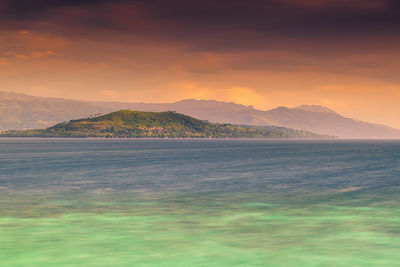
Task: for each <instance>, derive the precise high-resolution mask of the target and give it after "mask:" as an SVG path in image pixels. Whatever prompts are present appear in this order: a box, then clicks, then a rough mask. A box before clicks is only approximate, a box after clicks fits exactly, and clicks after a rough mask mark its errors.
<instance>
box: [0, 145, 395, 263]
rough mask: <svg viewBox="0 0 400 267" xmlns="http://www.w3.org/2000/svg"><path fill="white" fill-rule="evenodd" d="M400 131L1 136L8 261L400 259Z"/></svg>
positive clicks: (2, 221) (0, 245)
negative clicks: (304, 135)
mask: <svg viewBox="0 0 400 267" xmlns="http://www.w3.org/2000/svg"><path fill="white" fill-rule="evenodd" d="M399 189H400V142H399V141H340V140H329V141H311V140H307V141H299V140H282V141H280V140H124V139H113V140H103V139H0V262H1V264H2V265H4V266H26V265H29V266H44V265H48V266H55V265H57V266H60V265H61V266H62V265H68V266H71V265H77V264H79V265H82V266H110V265H113V266H206V265H207V266H398V263H399V262H400V255H399V253H398V251H400V209H399V208H400V193H399Z"/></svg>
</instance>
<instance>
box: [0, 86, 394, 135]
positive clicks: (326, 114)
mask: <svg viewBox="0 0 400 267" xmlns="http://www.w3.org/2000/svg"><path fill="white" fill-rule="evenodd" d="M121 109H129V110H141V111H155V112H160V111H176V112H179V113H182V114H186V115H189V116H192V117H195V118H198V119H201V120H208V121H210V122H218V123H231V124H241V125H258V126H267V125H270V126H283V127H287V128H294V129H299V130H304V131H310V132H314V133H320V134H326V135H333V136H339V137H341V138H400V130H398V129H394V128H391V127H387V126H384V125H380V124H373V123H367V122H362V121H358V120H354V119H350V118H346V117H343V116H341V115H339V114H337V113H336V112H335V111H333V110H331V109H329V108H326V107H322V106H315V105H301V106H298V107H295V108H287V107H278V108H275V109H272V110H268V111H262V110H257V109H254V108H253V107H251V106H245V105H239V104H235V103H226V102H220V101H215V100H194V99H188V100H182V101H178V102H176V103H164V104H151V103H119V102H84V101H75V100H68V99H58V98H44V97H33V96H28V95H23V94H15V93H0V130H9V129H28V128H46V127H48V126H51V125H54V124H56V123H58V122H61V121H67V120H71V119H78V118H82V117H88V116H90V115H94V114H98V113H102V114H105V113H109V112H112V111H116V110H121Z"/></svg>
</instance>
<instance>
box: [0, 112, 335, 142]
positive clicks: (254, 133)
mask: <svg viewBox="0 0 400 267" xmlns="http://www.w3.org/2000/svg"><path fill="white" fill-rule="evenodd" d="M0 136H1V137H98V138H333V137H332V136H327V135H320V134H316V133H311V132H307V131H300V130H295V129H289V128H285V127H277V126H249V125H233V124H227V123H210V122H208V121H203V120H199V119H196V118H193V117H190V116H186V115H183V114H180V113H176V112H174V111H165V112H144V111H131V110H120V111H116V112H112V113H109V114H106V115H102V116H97V117H89V118H84V119H78V120H70V121H67V122H62V123H58V124H56V125H54V126H52V127H49V128H46V129H33V130H9V131H3V132H1V133H0Z"/></svg>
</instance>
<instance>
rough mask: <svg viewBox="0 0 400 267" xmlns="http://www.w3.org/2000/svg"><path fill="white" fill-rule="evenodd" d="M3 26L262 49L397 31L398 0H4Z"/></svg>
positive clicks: (399, 19)
mask: <svg viewBox="0 0 400 267" xmlns="http://www.w3.org/2000/svg"><path fill="white" fill-rule="evenodd" d="M0 10H2V14H0V17H1V18H2V19H0V22H1V24H2V26H0V27H1V28H2V29H3V30H7V29H21V28H27V29H32V30H37V31H51V33H57V34H65V35H72V34H74V35H76V34H80V35H81V36H86V37H87V38H94V36H98V37H100V38H101V36H104V35H105V34H104V32H103V31H107V34H106V35H107V38H109V36H110V35H112V34H113V33H115V34H119V35H120V34H123V35H125V36H129V35H135V36H136V37H138V36H139V37H143V38H152V39H158V40H165V41H172V42H174V41H175V42H179V43H183V44H186V45H187V46H188V47H191V48H192V49H195V50H197V49H198V50H237V49H262V48H263V47H265V46H270V44H271V42H273V41H271V38H272V39H273V38H288V39H297V40H308V41H309V42H319V41H320V42H323V43H329V42H335V43H338V42H339V43H340V42H341V40H343V39H346V40H351V39H356V38H366V37H368V38H370V37H371V36H372V37H374V36H388V37H393V36H398V35H399V34H400V3H399V2H398V1H395V0H380V1H378V0H363V1H361V0H347V1H345V0H313V1H311V0H270V1H268V0H253V1H244V0H229V1H228V0H220V1H213V0H208V1H199V0H193V1H186V0H185V1H184V0H169V1H166V0H146V1H144V0H143V1H141V0H131V1H129V0H112V1H110V0H79V1H78V0H36V1H31V0H5V1H2V9H0Z"/></svg>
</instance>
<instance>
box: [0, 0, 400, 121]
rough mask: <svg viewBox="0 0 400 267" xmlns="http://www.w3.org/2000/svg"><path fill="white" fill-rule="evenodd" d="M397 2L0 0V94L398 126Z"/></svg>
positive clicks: (399, 14) (399, 30)
mask: <svg viewBox="0 0 400 267" xmlns="http://www.w3.org/2000/svg"><path fill="white" fill-rule="evenodd" d="M399 70H400V1H396V0H247V1H243V0H203V1H197V0H192V1H188V0H131V1H128V0H112V1H110V0H81V1H78V0H35V1H33V0H0V91H13V92H18V93H26V94H30V95H37V96H47V97H62V98H73V99H81V100H101V101H105V100H107V101H123V102H156V103H157V102H174V101H178V100H181V99H187V98H195V99H215V100H221V101H228V102H236V103H240V104H245V105H252V106H254V107H255V108H258V109H263V110H267V109H271V108H275V107H277V106H288V107H294V106H297V105H301V104H316V105H324V106H327V107H329V108H332V109H334V110H335V111H337V112H339V113H341V114H342V115H345V116H347V117H352V118H357V119H360V120H366V121H370V122H377V123H384V124H387V125H390V126H393V127H397V128H400V74H399Z"/></svg>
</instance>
